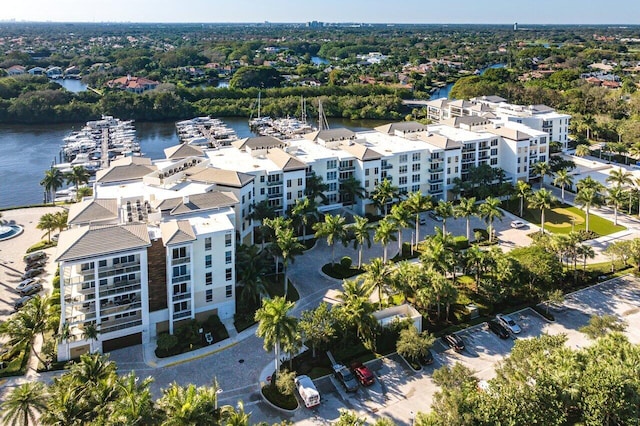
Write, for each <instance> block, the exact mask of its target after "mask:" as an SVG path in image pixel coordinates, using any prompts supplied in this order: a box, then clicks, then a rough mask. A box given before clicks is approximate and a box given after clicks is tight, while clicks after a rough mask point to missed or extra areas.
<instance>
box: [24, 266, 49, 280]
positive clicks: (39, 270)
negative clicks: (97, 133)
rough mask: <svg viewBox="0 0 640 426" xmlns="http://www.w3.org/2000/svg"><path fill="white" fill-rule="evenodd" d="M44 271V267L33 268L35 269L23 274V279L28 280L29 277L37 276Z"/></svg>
mask: <svg viewBox="0 0 640 426" xmlns="http://www.w3.org/2000/svg"><path fill="white" fill-rule="evenodd" d="M43 273H44V268H33V269H29V270H28V271H27V272H25V273H24V274H23V275H22V279H23V280H26V279H27V278H33V277H37V276H38V275H40V274H43Z"/></svg>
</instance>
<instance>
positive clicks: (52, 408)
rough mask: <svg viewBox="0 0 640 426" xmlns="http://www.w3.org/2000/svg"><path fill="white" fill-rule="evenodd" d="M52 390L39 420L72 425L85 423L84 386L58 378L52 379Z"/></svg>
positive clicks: (43, 422) (86, 408)
mask: <svg viewBox="0 0 640 426" xmlns="http://www.w3.org/2000/svg"><path fill="white" fill-rule="evenodd" d="M53 383H54V384H53V386H52V388H53V391H52V392H51V395H50V398H49V401H48V404H47V409H46V410H45V411H44V412H43V413H42V417H40V422H41V423H42V424H45V425H72V426H81V425H84V424H87V422H85V421H84V420H85V419H84V418H85V417H87V410H88V407H87V401H86V398H85V395H86V393H87V391H86V389H85V388H81V387H79V386H75V385H73V384H68V383H66V382H63V381H61V380H60V379H59V378H55V379H53Z"/></svg>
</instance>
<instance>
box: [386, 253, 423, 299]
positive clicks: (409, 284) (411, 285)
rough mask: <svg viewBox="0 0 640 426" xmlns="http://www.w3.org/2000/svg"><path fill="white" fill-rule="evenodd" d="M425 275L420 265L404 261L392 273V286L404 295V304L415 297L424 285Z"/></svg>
mask: <svg viewBox="0 0 640 426" xmlns="http://www.w3.org/2000/svg"><path fill="white" fill-rule="evenodd" d="M423 280H424V273H423V268H422V266H421V265H420V264H419V263H413V262H409V261H407V260H403V261H402V262H399V263H398V264H397V266H396V268H395V269H394V270H393V272H392V276H391V285H392V286H393V288H394V290H396V291H398V292H400V293H402V295H403V297H404V303H406V302H407V300H408V299H409V298H410V297H412V296H414V295H415V293H416V290H417V289H418V288H420V287H421V286H422V284H423Z"/></svg>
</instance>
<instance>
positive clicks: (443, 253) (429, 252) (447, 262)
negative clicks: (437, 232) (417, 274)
mask: <svg viewBox="0 0 640 426" xmlns="http://www.w3.org/2000/svg"><path fill="white" fill-rule="evenodd" d="M420 263H422V265H423V267H424V268H425V270H428V269H434V270H436V271H438V272H440V273H441V274H443V275H445V274H447V273H453V272H454V268H455V264H456V259H455V255H454V253H453V250H451V248H450V247H449V246H448V244H447V242H446V240H445V239H443V238H435V237H433V238H429V239H428V240H427V244H426V248H425V250H424V252H423V253H422V255H421V256H420Z"/></svg>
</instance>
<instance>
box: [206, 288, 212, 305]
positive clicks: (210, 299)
mask: <svg viewBox="0 0 640 426" xmlns="http://www.w3.org/2000/svg"><path fill="white" fill-rule="evenodd" d="M205 301H206V302H207V303H209V302H213V289H209V290H207V292H206V299H205Z"/></svg>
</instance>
